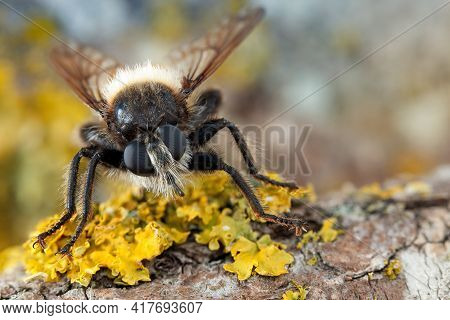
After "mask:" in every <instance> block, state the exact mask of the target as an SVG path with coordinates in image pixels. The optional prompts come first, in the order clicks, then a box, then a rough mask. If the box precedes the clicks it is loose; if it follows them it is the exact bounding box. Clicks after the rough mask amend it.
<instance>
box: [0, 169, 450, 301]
mask: <svg viewBox="0 0 450 320" xmlns="http://www.w3.org/2000/svg"><path fill="white" fill-rule="evenodd" d="M422 181H424V182H426V183H428V184H429V185H430V186H431V187H432V193H431V195H428V196H427V197H425V198H423V197H422V198H420V200H417V199H412V198H411V197H408V195H407V194H406V195H404V196H402V197H400V198H398V199H395V200H392V199H389V200H378V201H375V202H374V201H370V202H367V201H365V200H363V199H356V198H355V197H352V196H349V193H348V192H347V191H339V192H336V193H334V194H331V195H329V196H327V197H326V198H324V199H321V200H320V201H319V204H320V206H322V207H323V208H326V209H327V212H332V213H333V215H334V216H337V217H338V221H339V227H340V228H342V229H344V230H345V233H344V234H343V235H341V236H339V237H338V239H337V240H336V241H335V242H332V243H311V244H308V245H307V246H306V247H305V248H304V249H303V250H299V249H296V248H295V245H296V243H297V242H298V241H297V239H295V237H294V235H293V234H292V233H288V232H286V231H284V230H283V229H280V228H279V227H275V226H269V225H266V226H259V228H261V229H262V231H264V232H269V233H271V235H272V237H273V238H274V239H276V240H278V241H282V242H283V243H286V244H288V251H289V252H291V253H292V254H293V255H294V257H295V262H294V263H293V265H291V267H290V268H289V273H288V274H286V275H283V276H279V277H263V276H258V275H255V276H252V277H251V278H250V279H249V280H247V281H243V282H239V281H238V280H237V278H236V276H235V275H233V274H231V273H228V272H226V271H224V270H223V267H222V266H223V264H224V262H225V261H227V260H228V259H229V257H228V256H227V255H221V254H220V253H217V252H215V253H212V252H211V251H209V250H208V249H207V248H206V247H205V246H202V245H198V244H196V243H193V242H188V243H186V244H184V245H181V246H174V247H173V248H171V249H169V250H168V251H166V252H165V253H164V254H163V255H162V256H160V257H158V258H157V259H155V260H154V261H152V262H149V264H148V266H149V268H151V270H152V275H153V276H152V281H151V282H146V283H141V284H139V285H137V286H130V287H119V286H117V285H115V284H113V283H112V282H111V281H110V280H109V279H107V278H106V277H103V276H101V275H96V277H95V280H94V281H93V282H92V283H91V284H90V286H89V287H87V288H84V287H81V286H79V285H77V284H71V283H69V282H68V281H67V280H62V281H60V282H57V283H45V282H43V281H42V280H39V279H34V280H32V281H28V282H25V281H23V278H24V276H25V275H24V273H23V270H22V268H20V267H18V268H16V269H14V270H12V271H9V272H7V273H5V274H3V275H1V276H0V297H1V298H2V299H280V298H281V296H282V294H283V293H284V292H285V291H286V290H288V289H292V285H291V281H292V280H294V281H296V282H298V283H300V284H302V285H303V286H306V287H308V288H309V292H308V295H307V299H450V231H449V230H450V228H449V227H450V210H449V200H448V199H449V190H450V167H441V168H439V169H437V170H436V171H435V172H434V173H433V174H431V175H429V176H426V177H423V179H422ZM388 183H389V182H388ZM298 211H299V214H303V215H304V216H305V217H306V218H307V219H308V220H309V222H310V223H311V225H312V226H313V227H314V226H318V225H320V222H321V220H322V219H323V216H324V214H323V213H318V211H315V210H304V208H303V209H299V210H298ZM311 257H316V258H317V263H316V264H315V265H313V266H311V265H309V264H308V263H307V261H308V260H309V259H310V258H311ZM394 258H396V259H399V260H400V262H401V264H402V271H401V273H400V275H399V276H398V277H397V278H396V279H395V280H390V279H389V278H388V277H387V276H386V275H385V274H384V270H385V268H386V266H387V264H388V263H389V261H390V260H391V259H394Z"/></svg>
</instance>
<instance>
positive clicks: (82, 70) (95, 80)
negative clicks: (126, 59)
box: [50, 44, 122, 115]
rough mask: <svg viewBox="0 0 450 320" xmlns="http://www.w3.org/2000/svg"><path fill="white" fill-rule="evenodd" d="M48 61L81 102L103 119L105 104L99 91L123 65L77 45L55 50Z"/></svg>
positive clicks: (60, 47) (62, 46)
mask: <svg viewBox="0 0 450 320" xmlns="http://www.w3.org/2000/svg"><path fill="white" fill-rule="evenodd" d="M50 59H51V61H52V63H53V65H54V66H55V69H56V71H57V72H58V73H59V74H60V75H61V76H62V77H63V78H64V80H65V81H66V82H67V83H68V84H69V85H70V86H71V87H72V89H73V90H74V91H75V93H76V94H77V95H78V96H79V97H80V99H81V100H82V101H83V102H84V103H86V104H87V105H88V106H89V107H91V108H92V109H94V110H95V111H97V112H99V113H100V114H101V115H104V113H105V111H106V109H107V101H106V99H105V97H104V96H103V94H102V90H101V88H102V86H103V85H104V84H105V82H106V81H107V80H108V79H109V78H110V77H113V76H114V74H115V73H116V71H117V69H118V68H120V67H121V66H122V65H121V64H120V63H118V62H117V61H115V60H114V59H112V58H109V57H107V56H105V55H104V54H102V53H101V52H99V51H97V50H95V49H93V48H90V47H88V46H84V45H79V44H75V45H73V44H71V45H70V46H69V45H60V46H57V47H55V48H54V49H53V50H52V52H51V53H50Z"/></svg>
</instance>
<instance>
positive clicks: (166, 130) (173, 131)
mask: <svg viewBox="0 0 450 320" xmlns="http://www.w3.org/2000/svg"><path fill="white" fill-rule="evenodd" d="M158 130H159V135H160V137H161V140H162V141H163V142H164V144H165V145H166V147H167V149H169V151H170V153H171V154H172V157H173V158H174V159H175V160H176V161H178V160H180V159H181V157H182V156H183V154H184V152H185V151H186V146H187V140H186V136H185V135H184V134H183V132H181V130H180V129H178V128H177V127H175V126H172V125H170V124H166V125H163V126H161V127H159V129H158Z"/></svg>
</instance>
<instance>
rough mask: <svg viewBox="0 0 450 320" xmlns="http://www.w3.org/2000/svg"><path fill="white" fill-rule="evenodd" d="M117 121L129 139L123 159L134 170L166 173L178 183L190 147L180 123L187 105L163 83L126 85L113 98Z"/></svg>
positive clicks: (140, 173) (147, 173)
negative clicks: (181, 163) (179, 125)
mask: <svg viewBox="0 0 450 320" xmlns="http://www.w3.org/2000/svg"><path fill="white" fill-rule="evenodd" d="M113 107H114V121H113V122H114V124H115V126H116V128H117V130H118V131H119V132H120V134H121V135H122V136H123V138H124V139H125V140H126V141H127V143H126V146H125V149H124V153H123V161H124V164H125V166H126V168H127V169H128V171H130V172H131V173H133V174H134V175H137V176H143V177H151V176H153V177H155V176H159V177H163V178H164V179H166V180H167V181H168V183H169V184H171V185H173V186H174V187H176V185H177V181H176V176H178V175H179V171H180V170H184V169H185V168H184V167H185V164H184V165H182V168H181V167H180V165H179V164H180V162H183V163H184V162H185V161H186V157H184V158H183V156H184V155H185V153H186V149H187V148H188V141H187V139H186V136H185V134H184V133H183V132H182V131H181V130H180V129H179V128H178V127H177V125H178V124H179V122H180V121H182V119H183V112H184V111H185V108H184V105H183V104H180V103H179V101H178V100H177V97H176V95H175V94H173V92H172V90H171V89H170V88H169V87H167V86H165V85H164V84H161V83H154V82H153V83H152V82H144V83H139V84H133V85H130V86H127V87H126V88H124V89H123V90H122V91H120V92H119V93H118V94H117V96H116V97H115V98H114V101H113Z"/></svg>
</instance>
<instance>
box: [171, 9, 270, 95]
mask: <svg viewBox="0 0 450 320" xmlns="http://www.w3.org/2000/svg"><path fill="white" fill-rule="evenodd" d="M263 16H264V9H262V8H254V9H250V10H245V11H241V12H240V13H238V14H237V15H235V16H232V17H230V18H228V19H225V20H224V21H222V23H221V24H220V25H219V26H218V27H217V28H215V29H213V30H211V31H210V32H208V33H207V34H206V35H204V36H203V37H201V38H199V39H197V40H195V41H193V42H191V43H189V44H187V45H185V46H183V47H181V48H179V49H178V50H175V51H173V52H172V53H171V54H170V55H169V62H170V63H172V64H173V65H175V66H176V67H178V68H179V69H181V71H182V75H183V80H182V87H183V92H184V93H185V94H186V95H189V94H190V93H191V92H192V91H194V90H195V88H197V87H198V86H199V85H200V84H201V83H202V82H203V81H205V80H206V79H208V77H210V76H211V75H212V74H213V73H214V71H216V70H217V68H218V67H219V66H220V65H221V64H222V63H223V62H224V61H225V59H226V58H227V57H228V56H229V55H230V53H231V52H233V50H234V49H235V48H236V47H237V46H238V45H239V44H240V43H241V42H242V40H244V39H245V37H247V35H248V34H249V33H250V32H251V31H252V30H253V28H254V27H255V26H256V25H257V24H258V22H259V21H260V20H261V19H262V17H263Z"/></svg>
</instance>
